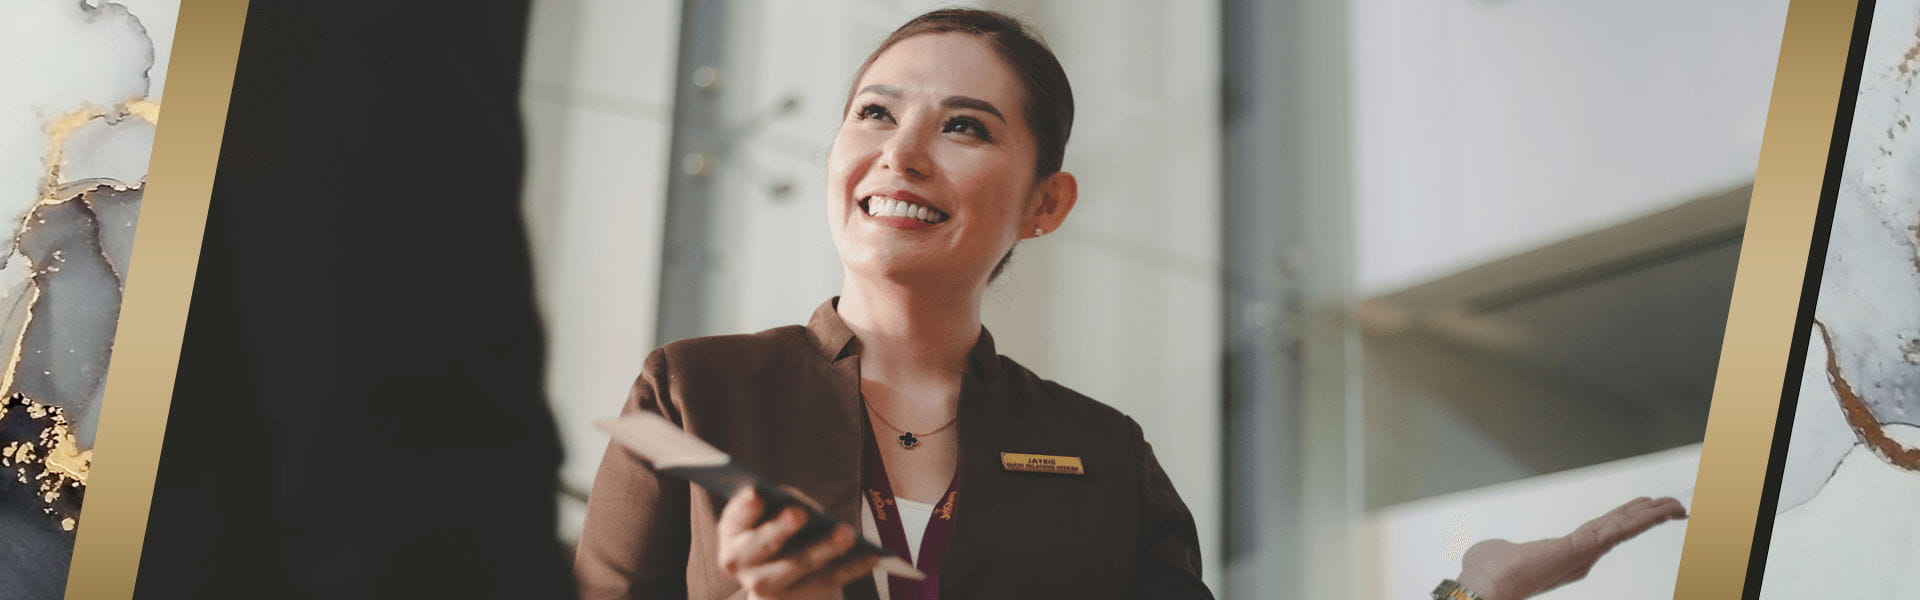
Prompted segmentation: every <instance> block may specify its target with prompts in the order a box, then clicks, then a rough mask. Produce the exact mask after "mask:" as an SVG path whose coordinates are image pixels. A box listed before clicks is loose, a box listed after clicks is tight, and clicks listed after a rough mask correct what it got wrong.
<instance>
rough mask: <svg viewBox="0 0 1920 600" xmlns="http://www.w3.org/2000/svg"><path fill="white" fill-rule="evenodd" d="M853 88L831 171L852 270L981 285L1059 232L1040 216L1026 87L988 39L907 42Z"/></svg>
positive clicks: (830, 186) (841, 241)
mask: <svg viewBox="0 0 1920 600" xmlns="http://www.w3.org/2000/svg"><path fill="white" fill-rule="evenodd" d="M853 89H854V95H853V101H852V102H851V103H849V105H848V107H847V113H846V114H845V115H842V122H841V125H840V131H839V133H838V135H836V136H835V137H834V141H833V150H832V153H831V155H830V157H829V159H828V166H827V198H828V202H827V220H828V224H829V227H830V228H831V229H832V232H833V243H834V246H835V248H837V249H838V250H839V253H840V261H841V263H842V264H843V265H845V266H846V267H847V269H848V271H849V273H850V274H853V275H859V276H870V277H881V278H884V279H887V280H891V281H899V282H910V281H938V282H947V283H968V282H970V283H973V284H975V285H977V286H979V287H984V285H985V283H986V280H987V277H988V274H989V273H990V272H991V271H992V270H993V267H994V265H995V264H996V263H998V262H999V261H1000V259H1001V257H1002V256H1004V255H1005V254H1006V253H1007V251H1008V250H1010V249H1011V248H1012V247H1013V244H1014V242H1015V241H1017V240H1018V239H1019V238H1020V237H1022V235H1023V234H1027V235H1028V236H1030V235H1031V231H1032V230H1033V228H1034V227H1036V226H1039V227H1044V228H1047V229H1048V230H1051V228H1052V227H1053V226H1057V224H1058V220H1057V219H1049V218H1038V219H1036V218H1035V216H1034V215H1033V214H1032V213H1033V212H1035V211H1033V210H1032V209H1034V208H1035V207H1036V206H1039V204H1035V201H1036V200H1043V199H1042V198H1041V197H1042V196H1043V195H1045V194H1043V192H1044V191H1045V190H1046V189H1047V187H1048V186H1037V185H1035V181H1034V162H1035V157H1036V148H1035V146H1034V139H1033V134H1032V132H1031V129H1029V128H1028V127H1027V123H1026V122H1025V120H1024V111H1022V110H1021V108H1022V106H1021V100H1022V90H1021V87H1020V82H1019V80H1018V79H1017V78H1016V77H1015V75H1014V73H1013V71H1011V70H1010V69H1008V68H1007V66H1006V65H1005V63H1003V62H1002V61H1001V60H1000V57H999V56H998V55H997V54H995V52H994V50H993V49H992V48H990V47H989V46H988V45H987V43H986V42H985V41H983V40H981V39H980V38H978V37H975V36H972V35H967V34H958V33H939V34H924V35H918V36H914V37H910V38H907V39H905V40H901V41H900V42H898V43H895V44H894V45H893V47H891V48H888V49H887V50H886V51H885V52H883V53H881V54H880V56H879V57H877V58H876V59H874V61H873V64H871V65H870V66H869V67H868V68H867V72H866V73H865V74H863V75H862V76H861V77H860V80H859V81H858V82H856V83H855V85H854V88H853ZM1061 175H1064V174H1061ZM1068 179H1069V180H1070V179H1071V178H1070V177H1068ZM1055 187H1057V186H1055ZM1070 202H1071V201H1069V204H1070ZM1041 204H1046V205H1048V206H1052V205H1055V204H1057V203H1053V202H1042V203H1041ZM1058 212H1059V213H1060V216H1062V217H1064V213H1065V211H1064V210H1060V211H1058Z"/></svg>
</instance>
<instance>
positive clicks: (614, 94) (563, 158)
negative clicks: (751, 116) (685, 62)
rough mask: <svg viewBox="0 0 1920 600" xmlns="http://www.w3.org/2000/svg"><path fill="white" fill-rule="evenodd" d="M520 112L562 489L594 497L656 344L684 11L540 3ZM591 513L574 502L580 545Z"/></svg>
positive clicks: (651, 0) (565, 510) (568, 524)
mask: <svg viewBox="0 0 1920 600" xmlns="http://www.w3.org/2000/svg"><path fill="white" fill-rule="evenodd" d="M533 6H534V9H533V11H534V12H533V16H532V19H531V20H532V22H531V24H530V25H529V33H528V49H527V55H528V56H527V72H526V84H525V87H524V91H523V92H522V94H521V99H522V103H521V110H522V113H523V115H524V117H525V119H526V127H527V181H526V188H525V199H524V206H525V207H526V213H527V226H528V230H529V237H530V241H531V245H532V246H533V254H534V265H535V267H534V275H535V286H536V287H537V290H538V292H539V299H540V303H541V313H542V316H543V318H544V319H545V322H546V331H547V340H548V345H547V348H548V360H547V393H548V398H549V401H550V402H551V403H552V406H553V410H554V416H555V418H556V420H557V421H558V423H559V426H560V433H561V439H562V441H563V442H564V443H565V445H566V453H567V460H566V464H565V466H564V467H563V468H562V472H561V478H562V481H563V483H564V484H565V485H566V486H568V487H571V488H574V489H577V490H580V491H582V492H584V491H586V490H588V489H590V488H591V487H592V481H593V474H594V470H595V469H596V468H597V467H598V465H599V462H600V455H601V452H602V451H603V450H604V449H605V447H606V439H607V438H606V436H605V435H602V434H601V433H599V432H598V431H595V430H594V429H593V427H592V423H593V420H594V419H599V418H605V417H607V416H611V415H612V414H614V413H615V412H616V411H618V409H619V406H620V402H621V401H622V400H623V399H624V398H626V394H627V389H628V388H629V387H630V386H631V385H632V384H633V378H634V376H635V375H637V374H638V373H639V372H640V363H641V360H642V359H644V358H645V357H646V353H647V352H648V351H650V350H652V349H653V348H654V346H656V345H657V343H656V341H655V340H654V335H653V329H654V319H655V314H654V313H655V310H654V306H655V304H656V303H657V302H658V292H657V287H658V282H659V263H660V249H661V244H660V223H661V219H662V216H663V214H664V213H663V212H662V211H663V210H664V207H665V200H666V197H665V195H666V185H667V180H666V168H667V159H666V152H667V142H668V137H667V135H668V132H669V120H670V116H671V111H670V107H671V99H672V94H673V87H672V78H673V68H674V57H675V55H676V53H677V40H678V35H679V26H680V23H679V9H680V3H679V2H674V1H671V0H541V1H538V2H534V3H533ZM584 508H585V506H584V504H580V503H578V502H573V501H563V503H562V506H561V516H560V522H561V526H560V529H561V532H562V535H563V536H564V537H567V538H569V539H571V538H573V537H574V536H576V535H578V532H579V528H580V519H581V518H582V516H583V513H582V511H583V510H584Z"/></svg>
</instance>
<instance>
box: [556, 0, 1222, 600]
mask: <svg viewBox="0 0 1920 600" xmlns="http://www.w3.org/2000/svg"><path fill="white" fill-rule="evenodd" d="M849 90H850V92H849V97H848V100H847V102H846V104H845V109H844V110H843V112H842V114H841V125H840V129H839V133H838V134H837V135H836V137H835V138H834V141H833V147H832V150H831V153H830V156H829V159H828V165H827V178H826V181H827V186H826V190H825V191H826V200H827V206H826V208H827V210H826V216H827V221H828V229H829V231H830V233H831V235H832V237H833V242H834V248H835V249H836V251H837V253H838V255H839V258H840V263H841V267H842V271H843V274H844V280H843V281H844V283H843V284H842V287H841V290H840V295H839V296H838V297H837V298H834V299H831V300H828V301H827V302H825V303H824V304H822V305H821V306H820V307H819V309H817V310H816V311H815V313H814V315H813V318H812V319H811V321H810V322H809V323H808V324H807V325H806V326H804V327H803V326H790V327H783V328H778V329H772V330H768V331H763V332H759V333H755V334H750V335H729V336H714V337H704V338H694V339H687V340H681V341H677V342H673V343H670V344H667V345H666V346H663V347H661V348H659V349H657V350H655V351H654V352H653V353H652V355H651V356H649V357H648V359H647V361H646V364H645V366H644V368H643V369H642V371H641V373H640V375H639V378H638V380H637V381H636V382H635V385H634V386H633V389H632V392H631V394H630V396H629V398H628V401H627V404H626V406H625V409H624V411H625V412H628V413H632V412H638V411H647V412H653V413H657V414H660V415H662V416H664V417H666V418H668V419H670V420H672V421H673V422H674V423H676V424H678V425H679V426H680V427H682V428H683V429H685V430H687V431H689V432H691V433H693V434H695V435H698V436H699V437H701V438H703V439H705V440H706V441H708V442H710V443H712V444H713V445H714V446H716V447H718V448H720V449H721V450H724V451H726V452H727V453H729V454H731V455H732V456H733V457H734V458H735V460H736V461H738V462H740V463H741V464H742V465H743V466H745V467H748V468H750V469H752V470H754V471H758V472H761V473H763V474H765V475H767V476H769V477H771V478H773V479H775V480H778V481H782V482H785V483H788V484H791V485H792V486H794V487H795V488H796V489H797V490H798V491H800V492H802V493H803V494H804V495H805V496H808V497H811V498H814V499H817V500H818V502H819V504H820V505H821V508H822V509H823V510H824V512H826V513H827V514H829V515H832V516H834V517H835V518H837V519H839V520H840V521H842V522H843V523H844V524H843V525H841V526H840V527H839V528H838V529H837V530H836V531H835V532H834V533H833V534H831V535H827V536H824V537H820V538H813V539H796V537H797V536H795V532H796V531H798V530H799V529H800V527H801V526H802V525H803V523H802V521H801V515H800V514H799V512H798V511H788V512H782V513H780V514H778V515H772V514H762V513H763V512H764V511H763V510H762V506H763V502H762V501H761V499H758V498H755V497H753V495H751V494H741V495H737V496H736V497H734V498H732V499H731V500H730V501H729V499H727V498H719V497H712V496H708V495H707V494H706V492H705V491H703V490H701V489H697V488H695V489H690V488H689V487H688V486H687V485H684V484H683V483H680V482H676V481H670V480H663V479H662V478H661V477H660V476H659V474H658V473H656V472H654V471H653V470H651V469H650V468H648V466H647V465H645V464H643V463H642V462H641V461H640V460H639V459H638V458H637V457H635V456H634V455H632V454H630V453H628V452H627V451H626V450H624V449H621V448H610V449H609V450H608V452H607V454H606V456H605V458H604V459H603V460H602V463H601V467H600V472H599V475H598V476H597V477H596V478H595V480H594V489H593V492H592V495H591V497H590V499H589V503H588V509H587V523H586V526H585V528H584V531H583V533H582V535H581V539H580V545H579V555H578V557H577V559H576V571H577V572H578V574H579V577H580V581H581V589H582V592H583V593H584V594H585V595H587V596H588V597H595V598H627V597H681V596H686V597H692V598H722V597H737V595H739V594H740V592H741V591H742V590H744V591H745V596H746V597H749V598H832V597H836V595H837V594H838V595H844V597H847V598H876V597H884V598H894V599H902V598H935V597H940V596H947V597H964V598H1022V597H1034V598H1042V597H1044V598H1060V597H1074V598H1119V597H1151V598H1210V597H1212V594H1211V592H1210V591H1209V590H1208V589H1207V588H1206V586H1205V585H1204V584H1203V583H1201V580H1200V551H1199V542H1198V539H1197V535H1196V533H1195V528H1194V522H1193V518H1192V516H1191V514H1190V513H1189V512H1188V510H1187V508H1186V506H1185V505H1184V504H1183V503H1182V502H1181V500H1180V497H1179V495H1178V494H1177V493H1176V492H1175V491H1174V490H1173V486H1172V484H1171V483H1170V482H1169V481H1168V478H1167V475H1166V473H1165V472H1164V471H1163V470H1162V469H1161V468H1160V465H1159V462H1158V461H1157V460H1156V459H1155V458H1154V454H1153V451H1152V449H1151V448H1150V447H1149V446H1148V444H1147V443H1146V442H1145V441H1144V439H1143V435H1142V433H1141V430H1140V427H1139V425H1138V424H1137V423H1135V422H1134V421H1133V419H1131V418H1128V417H1127V416H1126V415H1124V414H1121V413H1120V412H1119V411H1117V410H1114V409H1113V408H1111V407H1109V406H1107V405H1105V404H1101V403H1099V402H1096V401H1094V400H1092V399H1089V398H1087V397H1086V396H1083V395H1081V394H1078V393H1076V392H1074V391H1073V390H1070V389H1067V388H1065V387H1063V386H1060V385H1058V384H1055V383H1053V382H1051V381H1047V380H1045V379H1042V378H1040V377H1039V376H1037V375H1035V374H1034V373H1033V372H1031V371H1029V370H1027V369H1026V368H1025V367H1022V366H1021V365H1019V364H1018V363H1016V362H1014V361H1013V360H1011V359H1008V358H1006V357H1004V356H1000V355H999V354H998V353H997V352H996V351H995V350H994V345H993V338H992V336H990V335H989V334H988V333H987V331H986V330H985V328H983V327H982V326H981V304H982V298H983V296H984V295H985V293H986V290H987V287H988V285H989V283H990V282H991V280H992V279H993V277H994V276H995V275H996V274H997V273H998V272H999V271H1000V269H1001V267H1003V266H1004V265H1005V264H1006V261H1007V259H1008V257H1009V256H1010V255H1011V253H1012V250H1013V247H1014V245H1015V244H1017V243H1019V242H1020V241H1021V240H1023V239H1031V238H1035V237H1039V236H1042V235H1045V234H1046V233H1048V232H1051V231H1054V230H1056V229H1058V228H1060V226H1061V225H1062V224H1063V223H1064V222H1065V221H1066V218H1067V216H1068V214H1069V213H1070V212H1071V211H1072V210H1073V206H1074V202H1075V200H1076V197H1077V195H1078V184H1077V182H1076V181H1075V179H1074V177H1073V175H1071V174H1069V173H1066V172H1063V171H1061V170H1060V166H1061V161H1062V158H1063V155H1064V152H1065V147H1066V142H1067V138H1068V137H1069V134H1070V132H1071V130H1072V126H1073V95H1072V92H1071V88H1070V86H1069V84H1068V82H1067V78H1066V74H1065V72H1064V70H1063V69H1061V67H1060V64H1059V61H1058V60H1057V59H1056V58H1055V57H1054V55H1053V53H1052V52H1051V51H1050V50H1048V49H1047V48H1046V46H1045V45H1043V44H1042V43H1041V42H1040V41H1039V40H1038V39H1037V38H1035V37H1034V36H1033V35H1031V34H1030V33H1028V32H1027V30H1026V28H1025V27H1024V26H1023V25H1022V24H1021V23H1020V22H1019V21H1017V20H1014V19H1012V18H1010V17H1007V16H1005V15H1001V14H998V13H992V12H986V11H975V10H942V11H935V12H931V13H927V14H925V15H921V16H920V17H917V18H915V19H913V20H912V21H910V22H908V23H907V24H906V25H904V26H902V27H901V28H899V29H898V30H896V31H895V32H894V33H893V34H892V35H891V36H889V37H888V38H887V39H886V40H885V41H884V42H882V43H881V44H880V46H879V48H878V49H876V50H875V51H874V52H873V53H872V54H871V55H870V56H869V57H868V58H867V60H866V62H865V64H863V65H862V66H861V68H860V71H859V72H858V73H857V74H856V76H855V78H854V82H853V85H852V86H851V87H850V88H849ZM883 441H884V443H882V442H883ZM1008 457H1015V459H1009V458H1008ZM1016 459H1017V460H1016ZM1032 464H1044V465H1048V468H1045V469H1035V468H1033V467H1031V465H1032ZM1062 465H1067V466H1070V468H1068V467H1063V466H1062ZM723 503H724V506H723ZM1041 507H1049V508H1044V509H1042V508H1041ZM854 523H859V524H861V526H860V529H862V530H863V531H864V534H865V535H867V536H869V537H870V538H872V539H875V540H878V541H880V542H882V543H883V544H884V545H885V546H886V547H887V548H889V549H890V550H893V551H894V552H895V553H897V554H900V555H902V556H903V557H907V558H909V559H910V560H911V561H912V563H913V564H914V565H915V566H916V567H917V568H918V569H919V570H920V571H921V572H922V573H924V574H925V575H926V578H925V580H924V581H916V580H911V579H908V578H905V577H901V576H891V577H889V576H885V575H882V574H879V573H874V571H873V569H874V566H875V563H874V561H873V560H872V559H854V558H846V557H845V551H846V549H847V548H848V546H849V545H850V543H851V539H852V536H853V535H856V533H855V531H854V527H853V526H852V525H851V524H854ZM869 573H874V574H873V575H871V576H869Z"/></svg>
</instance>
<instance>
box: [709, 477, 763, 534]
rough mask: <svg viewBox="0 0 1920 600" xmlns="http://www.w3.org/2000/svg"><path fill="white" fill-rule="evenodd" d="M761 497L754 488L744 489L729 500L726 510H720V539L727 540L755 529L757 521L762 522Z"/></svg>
mask: <svg viewBox="0 0 1920 600" xmlns="http://www.w3.org/2000/svg"><path fill="white" fill-rule="evenodd" d="M761 504H762V503H761V501H760V495H759V494H756V493H754V492H753V488H752V487H751V486H749V487H743V488H740V489H739V491H736V492H734V493H733V498H731V499H728V500H727V506H726V508H722V509H720V522H719V523H718V525H719V530H720V538H721V539H727V538H730V537H733V536H735V535H738V534H739V533H741V532H744V531H747V530H750V529H753V524H754V522H755V521H758V520H760V510H761Z"/></svg>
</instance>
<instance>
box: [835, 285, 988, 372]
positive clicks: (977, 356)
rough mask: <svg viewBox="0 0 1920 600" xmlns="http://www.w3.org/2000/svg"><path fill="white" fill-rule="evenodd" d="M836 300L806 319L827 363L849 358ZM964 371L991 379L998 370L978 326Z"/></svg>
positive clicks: (849, 342)
mask: <svg viewBox="0 0 1920 600" xmlns="http://www.w3.org/2000/svg"><path fill="white" fill-rule="evenodd" d="M839 304H840V297H839V296H834V297H832V298H829V299H827V301H826V302H823V303H821V304H820V307H819V308H816V309H813V317H812V318H810V319H808V320H807V337H809V338H812V340H813V345H814V348H815V349H816V350H819V351H820V355H821V356H823V357H826V359H827V360H828V361H829V362H837V361H839V360H840V359H842V358H846V357H848V356H851V355H852V350H853V329H851V328H849V327H847V322H846V321H843V320H841V319H840V309H839ZM967 368H968V372H969V373H971V374H974V375H978V376H979V377H980V378H981V379H983V380H991V379H992V378H993V376H994V375H995V374H997V373H999V370H1000V353H999V352H998V351H996V350H994V347H993V335H992V334H990V333H987V328H986V326H984V325H983V326H981V327H980V341H978V342H975V343H974V344H973V351H972V352H969V353H968V354H967Z"/></svg>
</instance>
